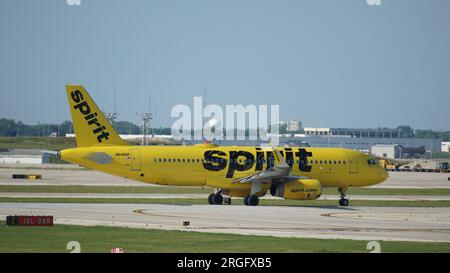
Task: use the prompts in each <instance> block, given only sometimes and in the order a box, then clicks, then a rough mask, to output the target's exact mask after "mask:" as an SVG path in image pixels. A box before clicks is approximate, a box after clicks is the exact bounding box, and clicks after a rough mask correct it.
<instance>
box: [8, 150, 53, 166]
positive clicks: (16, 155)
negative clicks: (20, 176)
mask: <svg viewBox="0 0 450 273" xmlns="http://www.w3.org/2000/svg"><path fill="white" fill-rule="evenodd" d="M52 157H54V155H53V154H50V153H46V152H43V151H41V150H31V149H30V150H25V149H2V150H0V164H44V163H50V161H51V158H52Z"/></svg>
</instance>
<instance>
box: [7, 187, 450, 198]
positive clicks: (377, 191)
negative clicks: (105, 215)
mask: <svg viewBox="0 0 450 273" xmlns="http://www.w3.org/2000/svg"><path fill="white" fill-rule="evenodd" d="M0 192H28V193H39V192H41V193H168V194H195V193H200V194H201V193H203V194H208V193H212V192H213V189H212V188H208V187H204V188H201V187H170V186H167V187H133V186H111V187H105V186H33V185H23V186H22V185H0ZM323 194H329V195H337V190H336V189H335V188H325V189H323ZM352 194H354V195H415V196H420V195H430V196H447V195H450V189H446V188H443V189H392V188H389V189H386V188H351V189H349V190H348V191H347V195H349V196H350V197H351V195H352Z"/></svg>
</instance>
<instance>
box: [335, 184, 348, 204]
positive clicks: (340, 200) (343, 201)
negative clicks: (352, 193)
mask: <svg viewBox="0 0 450 273" xmlns="http://www.w3.org/2000/svg"><path fill="white" fill-rule="evenodd" d="M346 191H347V188H338V192H339V194H340V196H341V199H339V205H341V206H343V207H346V206H348V204H349V201H348V199H347V198H345V192H346Z"/></svg>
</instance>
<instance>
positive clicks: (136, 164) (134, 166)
mask: <svg viewBox="0 0 450 273" xmlns="http://www.w3.org/2000/svg"><path fill="white" fill-rule="evenodd" d="M130 154H131V164H130V170H131V171H140V170H141V152H140V151H139V150H138V149H133V150H131V151H130Z"/></svg>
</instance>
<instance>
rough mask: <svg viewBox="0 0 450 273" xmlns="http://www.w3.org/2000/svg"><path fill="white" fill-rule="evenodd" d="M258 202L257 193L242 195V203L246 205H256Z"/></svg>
mask: <svg viewBox="0 0 450 273" xmlns="http://www.w3.org/2000/svg"><path fill="white" fill-rule="evenodd" d="M258 204H259V198H258V196H257V195H255V194H252V195H247V196H246V197H244V205H246V206H257V205H258Z"/></svg>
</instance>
